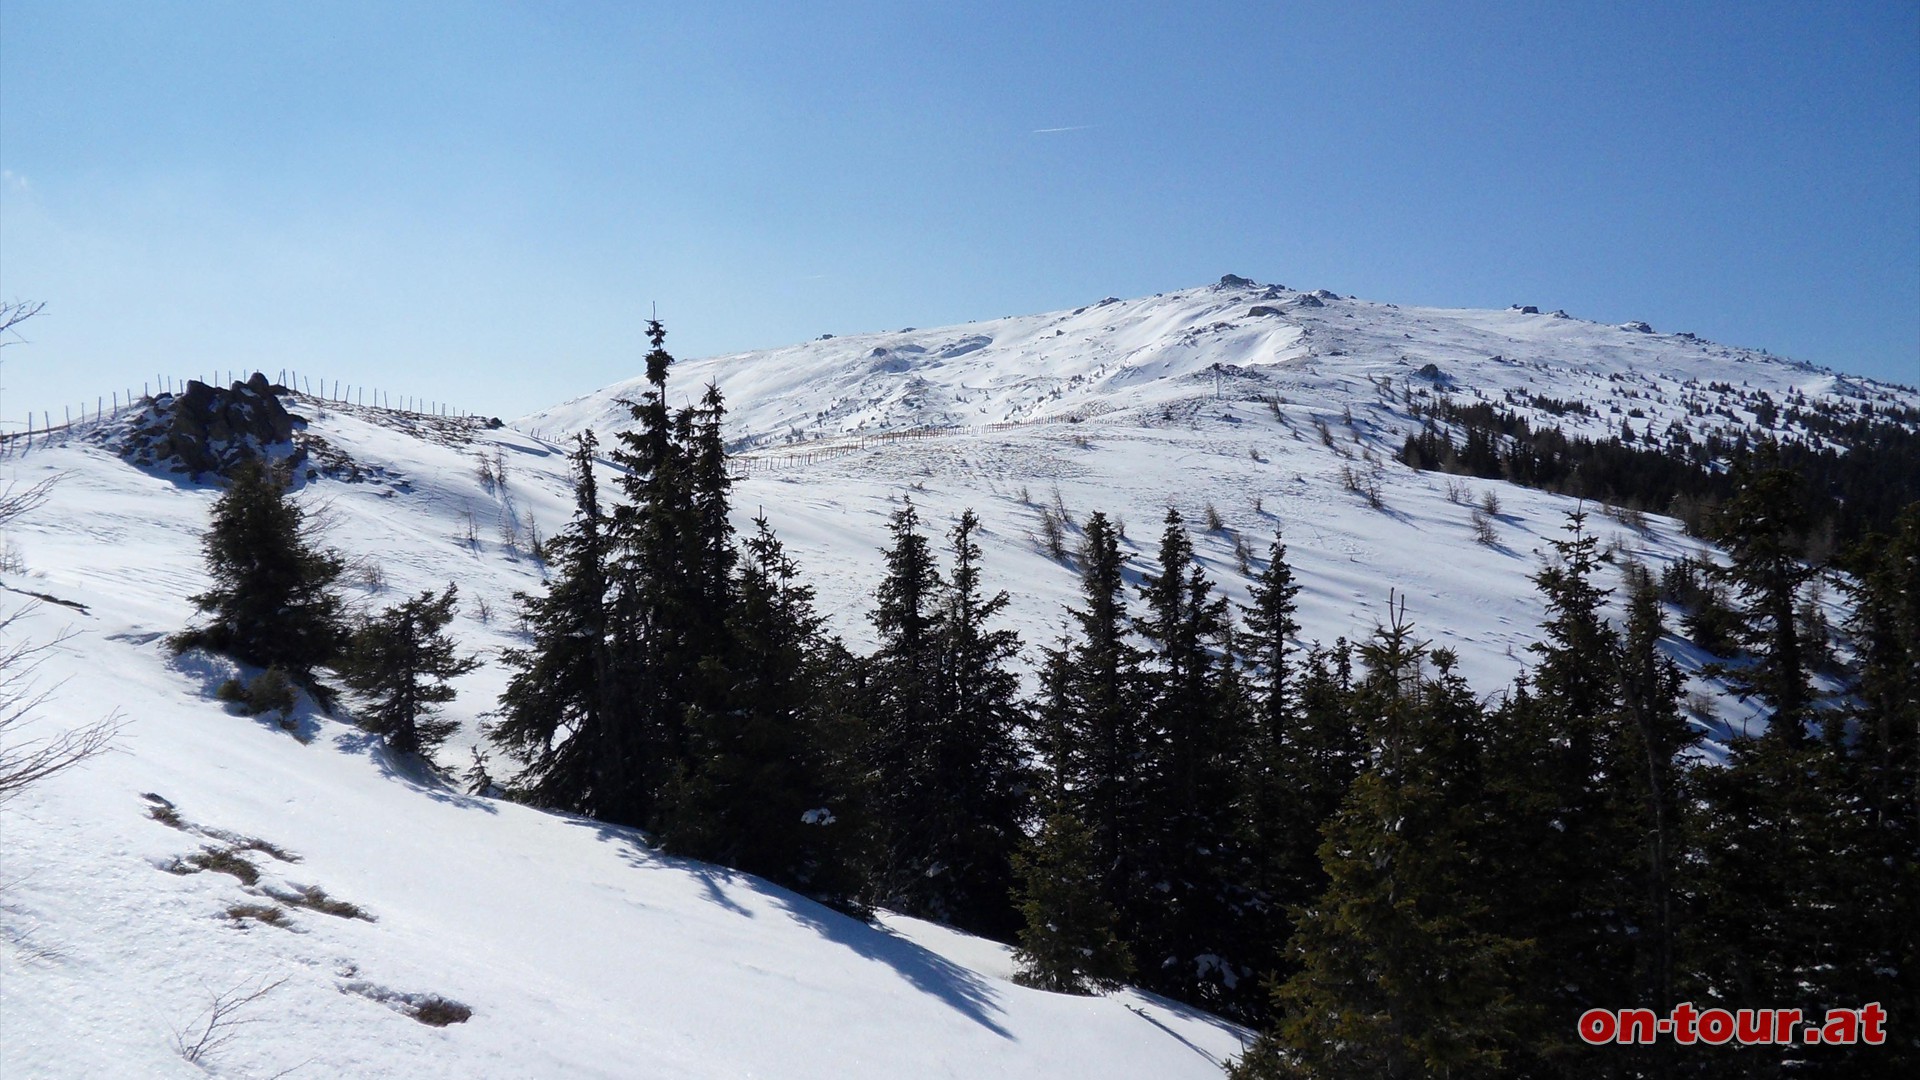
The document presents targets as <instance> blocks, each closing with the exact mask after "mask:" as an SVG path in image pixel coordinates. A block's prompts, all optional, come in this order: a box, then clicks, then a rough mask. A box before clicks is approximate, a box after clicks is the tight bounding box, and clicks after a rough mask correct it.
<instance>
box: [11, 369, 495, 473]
mask: <svg viewBox="0 0 1920 1080" xmlns="http://www.w3.org/2000/svg"><path fill="white" fill-rule="evenodd" d="M255 371H258V369H255ZM220 374H221V373H220V372H215V373H214V375H213V377H211V378H209V377H205V376H193V377H188V376H173V375H165V374H162V375H158V376H156V377H155V378H154V381H153V382H150V383H148V382H143V383H141V384H140V393H139V394H138V395H137V396H136V395H135V394H134V391H133V388H132V387H127V388H126V389H125V390H116V391H113V392H112V393H109V394H102V395H99V396H97V397H96V398H95V400H94V403H93V412H92V414H91V415H89V414H88V411H87V403H86V402H84V401H82V402H80V404H79V410H80V414H79V416H78V417H75V416H74V410H73V408H72V407H71V406H65V407H63V408H62V411H61V412H62V419H61V422H60V423H57V424H56V423H54V422H53V410H51V409H40V410H34V409H29V410H27V415H26V420H25V425H26V426H25V427H23V428H21V429H20V430H18V431H0V453H5V454H9V455H11V454H12V453H13V451H14V450H15V449H16V447H17V448H18V449H19V450H20V452H21V453H25V452H26V451H27V450H30V449H32V448H33V446H34V442H35V440H41V441H42V444H43V445H44V444H45V443H46V442H48V441H54V440H57V441H59V442H62V443H64V442H65V441H66V439H67V438H68V437H70V436H71V435H73V434H74V433H76V432H85V431H92V430H94V429H97V428H99V427H101V426H103V425H105V424H108V423H111V422H113V421H115V420H118V419H120V418H121V417H123V416H128V415H131V414H133V413H135V412H137V411H139V410H141V409H145V408H147V407H149V406H151V405H152V404H153V403H154V402H155V401H156V400H158V399H159V398H161V397H177V396H179V395H180V394H184V393H186V391H187V385H188V384H189V383H193V382H198V383H204V384H205V385H208V386H212V387H216V388H219V387H230V386H232V385H234V383H236V382H245V381H246V380H247V378H249V377H251V375H252V374H253V372H245V373H242V372H236V371H231V370H229V371H226V372H225V374H226V375H227V379H226V381H224V382H223V381H221V380H220V379H219V375H220ZM262 374H264V373H262ZM236 375H238V376H239V377H238V378H235V377H234V376H236ZM313 381H314V380H313V379H312V378H309V377H307V376H303V375H301V374H300V373H299V372H298V371H297V370H295V369H291V368H282V369H281V370H280V378H279V380H278V381H277V382H275V384H274V385H276V386H281V387H284V388H285V389H286V390H287V392H288V393H289V394H291V395H292V396H293V397H294V398H295V399H297V400H305V401H310V402H314V403H316V404H320V405H340V406H347V407H349V408H360V409H370V410H377V411H379V412H384V413H390V414H393V415H398V416H442V417H449V418H455V419H464V418H468V417H476V416H479V415H480V414H479V413H475V412H469V411H467V410H466V409H461V408H458V407H456V406H453V405H450V404H448V403H447V402H444V401H437V400H434V399H431V398H425V397H414V396H412V395H409V394H402V395H394V394H389V393H387V392H386V391H384V390H381V389H379V388H377V387H369V386H365V385H354V384H352V383H348V382H344V381H343V380H339V379H334V380H332V381H331V382H329V380H327V379H325V378H322V379H320V380H319V382H320V393H317V394H316V393H314V392H313ZM296 384H297V385H296ZM302 387H304V388H305V389H302ZM369 394H370V395H372V397H373V399H374V403H373V404H371V405H369V404H367V403H366V398H367V396H368V395H369ZM396 401H398V402H399V404H397V405H396V404H395V402H396ZM36 415H37V416H38V417H39V424H38V426H35V422H34V421H35V417H36Z"/></svg>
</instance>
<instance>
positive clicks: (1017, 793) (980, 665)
mask: <svg viewBox="0 0 1920 1080" xmlns="http://www.w3.org/2000/svg"><path fill="white" fill-rule="evenodd" d="M979 527H980V520H979V518H977V517H975V516H974V513H973V511H972V510H971V509H968V510H965V511H962V512H961V515H960V520H959V521H958V522H956V523H955V524H954V527H953V529H952V531H951V532H949V533H948V542H949V547H950V549H951V551H952V556H953V563H952V571H951V573H950V574H949V575H948V578H947V581H946V584H945V587H944V588H942V589H941V591H940V599H939V614H938V619H937V626H938V630H939V668H938V672H939V673H938V679H939V682H938V684H937V687H936V701H935V713H936V715H937V716H938V722H937V724H936V725H935V728H934V730H933V732H932V733H931V734H932V738H931V739H930V741H929V745H928V747H927V759H928V762H929V764H930V766H931V769H930V772H929V778H930V780H931V781H932V785H931V790H930V791H929V792H928V796H929V801H930V803H931V806H930V807H929V809H931V810H932V811H933V812H934V814H935V816H936V821H935V825H934V827H933V828H932V829H931V830H930V831H929V836H930V837H931V839H932V841H933V843H932V847H931V849H930V850H929V851H928V853H927V855H928V857H929V858H930V859H931V865H933V866H939V867H941V868H942V870H941V872H940V873H939V874H935V875H931V876H930V877H929V878H928V880H927V884H928V885H930V886H932V888H933V889H934V903H933V905H932V908H933V910H935V911H943V912H944V913H945V917H946V919H947V920H948V921H950V922H952V923H953V924H954V925H956V926H959V927H961V928H963V929H967V930H972V931H974V932H976V933H983V934H988V935H991V936H995V937H1000V938H1010V937H1011V936H1012V934H1013V932H1014V930H1015V928H1016V927H1017V926H1018V913H1017V912H1016V911H1014V909H1013V908H1012V906H1011V905H1010V904H1009V902H1008V897H1009V895H1010V893H1011V890H1012V887H1013V864H1012V859H1013V854H1014V852H1015V851H1016V850H1017V849H1018V847H1019V846H1020V844H1022V843H1023V842H1024V841H1025V834H1024V832H1023V827H1024V826H1025V824H1026V822H1027V819H1028V817H1029V816H1030V812H1029V805H1030V802H1031V799H1032V792H1031V787H1032V781H1031V777H1030V776H1029V775H1028V770H1027V767H1026V763H1025V749H1024V748H1023V747H1022V746H1021V743H1020V737H1019V728H1020V725H1021V724H1022V723H1023V721H1024V719H1025V714H1024V710H1023V708H1022V704H1021V701H1020V677H1019V675H1018V674H1017V673H1016V672H1015V671H1014V670H1013V668H1012V666H1011V665H1012V664H1013V663H1014V662H1015V661H1016V660H1017V659H1018V657H1019V655H1020V635H1019V634H1018V633H1016V632H1015V631H1014V630H1013V629H1012V628H1011V627H1005V626H995V625H994V623H995V622H996V621H997V620H998V619H1000V618H1001V617H1002V615H1003V613H1004V612H1005V610H1006V607H1007V604H1008V603H1009V602H1010V601H1009V598H1008V596H1007V594H1006V593H1005V592H1004V591H999V592H994V593H992V594H991V595H989V594H988V593H987V592H986V588H985V586H984V585H983V584H982V583H981V576H980V575H981V571H980V545H979V543H978V541H977V540H976V539H975V534H976V532H977V531H978V529H979Z"/></svg>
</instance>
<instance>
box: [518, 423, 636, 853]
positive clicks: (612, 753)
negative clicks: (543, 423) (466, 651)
mask: <svg viewBox="0 0 1920 1080" xmlns="http://www.w3.org/2000/svg"><path fill="white" fill-rule="evenodd" d="M597 449H598V444H597V442H596V440H595V439H594V435H593V432H592V431H585V432H582V433H581V434H580V436H579V437H578V438H577V439H576V441H575V444H574V449H573V452H572V454H571V455H569V457H570V460H571V462H572V466H573V500H574V515H573V519H572V520H571V521H570V522H569V523H568V524H567V527H566V528H565V529H564V530H563V531H561V532H560V533H559V534H557V535H555V536H554V537H552V538H551V539H550V540H549V541H548V542H547V554H548V563H549V566H550V568H551V571H552V576H551V579H550V581H549V582H548V585H547V590H546V593H545V594H544V595H540V596H533V595H528V594H525V593H522V594H519V595H518V597H517V598H518V600H519V603H520V612H521V619H522V621H523V622H524V624H525V625H526V627H527V632H528V635H529V637H530V639H531V640H530V642H529V644H528V645H527V646H526V647H525V648H514V649H507V650H505V651H503V652H502V654H501V661H502V663H503V664H504V665H505V666H506V667H507V668H508V669H510V670H511V671H512V672H513V674H512V676H511V677H510V678H509V679H508V681H507V689H506V692H505V693H503V694H501V696H500V706H499V709H498V711H497V712H496V713H495V714H494V715H495V719H494V721H493V722H492V723H491V724H490V725H489V727H488V732H489V734H490V735H491V736H492V738H493V739H494V740H495V741H496V742H498V743H499V744H500V745H501V746H502V747H504V748H505V749H506V750H507V751H508V753H510V754H511V755H512V756H513V757H514V758H516V759H517V760H519V761H520V762H521V763H522V765H523V768H522V770H521V772H520V773H519V775H518V777H517V778H516V779H515V780H514V786H515V787H516V788H517V789H519V790H520V791H521V792H523V793H524V794H525V795H526V797H528V798H529V799H530V800H531V801H532V802H534V803H535V804H537V805H541V806H550V807H554V808H556V809H561V810H569V811H573V812H576V813H585V814H592V815H596V816H599V815H604V814H607V813H610V812H612V811H613V810H614V808H615V807H616V805H617V803H616V801H615V798H614V796H615V794H616V790H617V788H618V787H619V785H620V784H621V783H622V779H623V777H622V774H623V773H624V772H625V770H626V767H627V766H626V763H625V761H624V759H623V757H622V754H621V752H622V746H621V745H620V743H619V741H618V740H617V739H616V738H615V732H614V730H613V725H614V723H615V722H616V718H617V717H618V716H620V715H621V714H620V711H619V709H618V707H617V705H616V703H615V701H614V699H613V684H612V671H611V668H612V658H611V656H610V648H611V640H612V621H613V613H612V611H611V603H610V597H609V593H608V589H609V587H608V581H607V563H608V559H609V557H610V554H611V546H612V541H611V538H610V537H609V535H608V530H609V527H610V523H609V521H608V519H607V514H606V512H605V510H604V509H603V508H602V506H601V503H600V492H599V485H598V483H597V482H596V481H595V479H594V473H593V469H594V459H595V453H596V451H597Z"/></svg>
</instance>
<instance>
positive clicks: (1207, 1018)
mask: <svg viewBox="0 0 1920 1080" xmlns="http://www.w3.org/2000/svg"><path fill="white" fill-rule="evenodd" d="M1131 992H1132V993H1133V994H1134V995H1135V996H1137V997H1139V998H1140V999H1142V1000H1143V1001H1146V1002H1148V1003H1150V1004H1151V1005H1153V1007H1154V1008H1156V1009H1159V1010H1160V1011H1162V1012H1167V1013H1172V1014H1173V1015H1174V1016H1176V1017H1178V1018H1179V1019H1181V1020H1184V1021H1186V1022H1187V1023H1190V1024H1206V1025H1207V1026H1209V1027H1212V1028H1216V1029H1218V1030H1219V1031H1221V1032H1224V1033H1225V1034H1227V1035H1231V1036H1232V1037H1233V1038H1235V1039H1237V1040H1239V1042H1240V1046H1241V1049H1243V1050H1244V1049H1245V1048H1246V1046H1247V1044H1248V1043H1249V1042H1251V1041H1252V1039H1253V1033H1252V1032H1250V1031H1248V1030H1247V1029H1246V1028H1243V1027H1241V1026H1240V1025H1238V1024H1235V1023H1234V1022H1233V1021H1231V1020H1225V1019H1222V1018H1221V1017H1218V1016H1215V1015H1214V1014H1212V1013H1210V1012H1207V1011H1206V1010H1205V1009H1198V1008H1195V1007H1193V1006H1191V1005H1184V1004H1182V1003H1180V1002H1178V1001H1175V1000H1173V999H1172V998H1164V997H1161V996H1160V995H1159V994H1150V993H1148V992H1147V991H1145V990H1139V989H1135V990H1133V991H1131ZM1121 1004H1122V1006H1124V1007H1125V1008H1126V1010H1127V1011H1128V1012H1130V1013H1132V1014H1134V1015H1135V1016H1138V1017H1139V1018H1140V1019H1142V1020H1145V1021H1146V1022H1147V1023H1149V1024H1152V1025H1153V1026H1154V1027H1157V1028H1159V1029H1160V1030H1161V1031H1163V1032H1165V1033H1166V1035H1167V1037H1168V1038H1171V1039H1173V1040H1174V1041H1176V1042H1178V1043H1179V1044H1180V1045H1182V1046H1185V1047H1186V1048H1187V1049H1189V1050H1191V1051H1193V1052H1194V1053H1196V1054H1199V1055H1200V1056H1201V1057H1203V1058H1206V1059H1207V1061H1208V1062H1209V1063H1210V1064H1212V1065H1214V1066H1215V1067H1217V1068H1222V1069H1224V1068H1226V1067H1227V1063H1226V1062H1225V1061H1223V1060H1221V1059H1220V1058H1218V1057H1216V1056H1215V1055H1214V1054H1213V1052H1212V1051H1210V1050H1208V1049H1207V1048H1206V1047H1204V1046H1201V1045H1200V1044H1199V1043H1196V1042H1194V1041H1193V1040H1192V1039H1189V1038H1187V1037H1186V1036H1185V1035H1182V1034H1180V1033H1179V1032H1177V1031H1175V1030H1173V1029H1172V1028H1170V1027H1168V1026H1167V1025H1166V1024H1163V1023H1161V1022H1160V1019H1159V1018H1158V1017H1156V1016H1154V1015H1153V1014H1152V1013H1149V1012H1148V1011H1147V1010H1145V1009H1143V1008H1141V1007H1140V1006H1138V1005H1135V1004H1133V1003H1132V1002H1121Z"/></svg>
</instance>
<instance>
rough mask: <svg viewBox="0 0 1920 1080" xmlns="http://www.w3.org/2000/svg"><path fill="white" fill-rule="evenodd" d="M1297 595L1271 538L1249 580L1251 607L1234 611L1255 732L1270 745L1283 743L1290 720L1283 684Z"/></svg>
mask: <svg viewBox="0 0 1920 1080" xmlns="http://www.w3.org/2000/svg"><path fill="white" fill-rule="evenodd" d="M1299 592H1300V585H1299V583H1298V582H1296V581H1294V578H1293V567H1292V566H1291V565H1289V564H1288V563H1287V545H1286V544H1285V543H1284V542H1282V540H1281V538H1280V537H1279V536H1278V535H1276V536H1274V538H1273V544H1272V545H1271V546H1270V547H1268V549H1267V565H1266V566H1265V567H1263V568H1262V569H1261V571H1260V575H1259V576H1258V577H1256V578H1255V579H1254V582H1253V589H1252V594H1253V596H1252V599H1253V603H1252V605H1251V606H1244V605H1243V606H1242V607H1241V608H1240V613H1241V615H1242V616H1243V617H1244V619H1245V620H1246V629H1245V630H1244V631H1243V632H1242V634H1241V635H1240V640H1241V645H1242V648H1243V650H1244V655H1245V657H1246V659H1247V661H1248V662H1249V664H1250V665H1251V668H1252V679H1251V686H1252V689H1253V692H1254V701H1255V703H1256V711H1257V716H1258V719H1259V723H1260V727H1261V732H1260V733H1261V735H1262V737H1263V738H1264V739H1265V740H1266V742H1267V743H1268V745H1271V746H1278V745H1280V744H1282V743H1284V742H1285V741H1286V737H1287V729H1288V727H1289V726H1290V720H1291V718H1292V716H1293V708H1294V702H1293V700H1292V698H1291V696H1290V694H1289V690H1288V686H1287V679H1288V676H1289V674H1290V669H1291V664H1290V663H1289V661H1288V656H1289V655H1290V654H1291V653H1292V652H1293V638H1294V636H1295V635H1296V634H1298V633H1299V632H1300V621H1299V619H1298V618H1297V617H1296V611H1297V607H1298V605H1297V603H1296V601H1295V597H1296V596H1298V595H1299Z"/></svg>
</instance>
